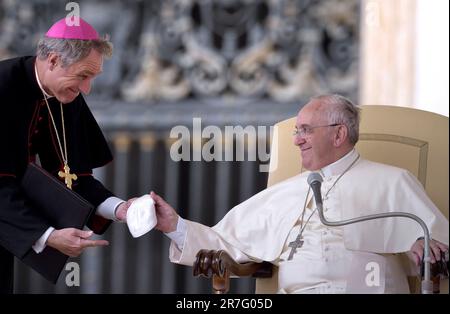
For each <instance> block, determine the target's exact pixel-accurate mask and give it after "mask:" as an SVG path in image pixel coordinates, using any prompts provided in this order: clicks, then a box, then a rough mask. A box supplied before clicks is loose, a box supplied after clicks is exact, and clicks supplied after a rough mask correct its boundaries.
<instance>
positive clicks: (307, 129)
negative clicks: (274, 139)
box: [292, 123, 341, 137]
mask: <svg viewBox="0 0 450 314" xmlns="http://www.w3.org/2000/svg"><path fill="white" fill-rule="evenodd" d="M338 125H341V124H340V123H334V124H327V125H316V126H309V125H305V126H302V127H301V128H295V130H294V132H293V133H292V135H294V136H301V137H305V136H307V135H310V134H311V133H312V132H313V130H314V129H317V128H326V127H329V126H338Z"/></svg>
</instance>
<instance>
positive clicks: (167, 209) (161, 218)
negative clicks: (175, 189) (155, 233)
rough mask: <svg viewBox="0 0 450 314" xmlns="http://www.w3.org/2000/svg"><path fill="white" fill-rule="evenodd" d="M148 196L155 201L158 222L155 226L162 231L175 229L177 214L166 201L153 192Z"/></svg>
mask: <svg viewBox="0 0 450 314" xmlns="http://www.w3.org/2000/svg"><path fill="white" fill-rule="evenodd" d="M150 196H151V197H152V198H153V200H154V201H155V211H156V218H157V220H158V223H157V224H156V226H155V228H156V229H158V230H160V231H162V232H165V233H167V232H172V231H175V230H176V229H177V223H178V214H177V212H176V211H175V209H173V208H172V206H170V205H169V204H167V202H166V201H165V200H164V199H163V198H162V197H161V196H159V195H158V194H156V193H155V192H153V191H152V192H151V193H150Z"/></svg>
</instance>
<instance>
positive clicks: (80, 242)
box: [46, 228, 109, 257]
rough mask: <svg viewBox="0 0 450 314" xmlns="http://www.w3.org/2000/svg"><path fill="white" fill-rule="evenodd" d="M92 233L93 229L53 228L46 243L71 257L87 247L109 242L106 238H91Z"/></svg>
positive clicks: (103, 244)
mask: <svg viewBox="0 0 450 314" xmlns="http://www.w3.org/2000/svg"><path fill="white" fill-rule="evenodd" d="M92 234H93V232H92V231H84V230H79V229H75V228H65V229H60V230H53V232H52V233H50V236H49V237H48V239H47V243H46V244H47V245H48V246H51V247H52V248H54V249H57V250H58V251H60V252H62V253H64V254H66V255H68V256H70V257H76V256H78V255H80V254H81V253H82V252H83V250H84V249H85V248H88V247H94V246H105V245H108V244H109V242H108V241H106V240H90V239H89V238H90V237H91V236H92Z"/></svg>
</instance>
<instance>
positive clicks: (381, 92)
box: [359, 0, 416, 107]
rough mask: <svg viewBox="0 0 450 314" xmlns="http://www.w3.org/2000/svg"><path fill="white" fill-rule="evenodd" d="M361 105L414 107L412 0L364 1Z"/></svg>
mask: <svg viewBox="0 0 450 314" xmlns="http://www.w3.org/2000/svg"><path fill="white" fill-rule="evenodd" d="M361 18H362V19H361V62H360V71H361V72H360V79H361V82H360V83H361V88H360V95H359V103H360V104H361V105H396V106H404V107H414V88H415V86H414V83H415V34H416V30H415V26H416V25H415V24H416V23H415V21H416V0H395V1H393V0H364V1H363V3H362V6H361Z"/></svg>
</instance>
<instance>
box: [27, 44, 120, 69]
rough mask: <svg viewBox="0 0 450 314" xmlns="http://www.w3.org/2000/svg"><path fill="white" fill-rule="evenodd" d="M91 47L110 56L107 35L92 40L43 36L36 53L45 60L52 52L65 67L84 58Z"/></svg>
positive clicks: (110, 45) (110, 48) (107, 56)
mask: <svg viewBox="0 0 450 314" xmlns="http://www.w3.org/2000/svg"><path fill="white" fill-rule="evenodd" d="M91 49H95V50H97V51H98V52H99V53H101V54H102V55H103V56H105V57H106V58H110V57H111V56H112V49H113V46H112V43H111V42H110V41H109V38H108V37H105V38H100V39H93V40H78V39H61V38H49V37H43V38H41V39H40V40H39V42H38V45H37V50H36V55H37V57H38V58H39V59H40V60H45V59H47V57H48V56H49V54H50V53H51V52H54V53H56V54H57V55H59V56H60V57H61V61H62V66H63V67H67V66H69V65H71V64H74V63H76V62H78V61H80V60H82V59H84V58H86V57H87V56H88V55H89V53H90V52H91Z"/></svg>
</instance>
